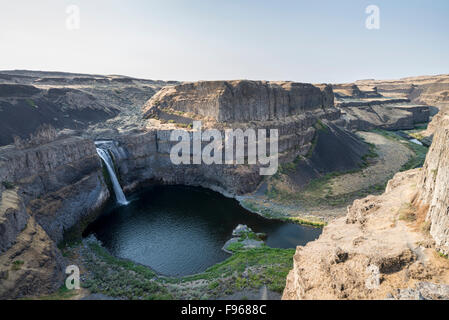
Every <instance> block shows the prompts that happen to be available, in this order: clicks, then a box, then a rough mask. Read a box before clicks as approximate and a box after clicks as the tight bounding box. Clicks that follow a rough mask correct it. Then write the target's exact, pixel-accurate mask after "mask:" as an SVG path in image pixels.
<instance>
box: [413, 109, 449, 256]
mask: <svg viewBox="0 0 449 320" xmlns="http://www.w3.org/2000/svg"><path fill="white" fill-rule="evenodd" d="M440 126H441V127H440V128H439V129H438V130H437V132H436V133H435V137H434V140H433V143H432V146H431V147H430V150H429V153H428V154H427V158H426V162H425V164H424V167H423V171H422V174H421V177H420V179H419V183H418V187H419V189H420V193H419V198H418V201H417V204H418V206H420V207H423V208H424V209H428V213H427V218H426V220H427V221H428V222H429V223H430V234H431V235H432V237H433V238H434V239H435V242H436V245H437V248H438V249H439V250H440V251H441V252H442V253H444V254H449V115H448V114H446V115H444V117H442V118H441V121H440Z"/></svg>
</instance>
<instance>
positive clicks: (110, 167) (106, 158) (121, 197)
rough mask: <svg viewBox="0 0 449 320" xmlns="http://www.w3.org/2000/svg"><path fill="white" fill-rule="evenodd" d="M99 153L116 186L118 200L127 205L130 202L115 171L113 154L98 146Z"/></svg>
mask: <svg viewBox="0 0 449 320" xmlns="http://www.w3.org/2000/svg"><path fill="white" fill-rule="evenodd" d="M97 153H98V155H99V156H100V158H101V159H103V161H104V163H105V164H106V168H107V169H108V172H109V176H110V177H111V182H112V186H113V187H114V192H115V196H116V197H117V202H118V203H119V204H121V205H127V204H128V203H129V202H128V201H127V200H126V197H125V194H124V193H123V190H122V187H121V186H120V183H119V182H118V179H117V175H116V174H115V171H114V166H113V163H112V159H111V156H110V155H109V152H108V151H107V150H103V149H101V148H97Z"/></svg>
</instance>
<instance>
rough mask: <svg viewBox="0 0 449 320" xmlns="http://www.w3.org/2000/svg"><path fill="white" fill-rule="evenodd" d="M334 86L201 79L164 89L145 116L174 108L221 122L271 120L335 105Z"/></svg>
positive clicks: (150, 102)
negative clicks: (332, 87)
mask: <svg viewBox="0 0 449 320" xmlns="http://www.w3.org/2000/svg"><path fill="white" fill-rule="evenodd" d="M333 106H334V96H333V92H332V89H331V87H330V86H327V85H312V84H307V83H295V82H268V81H248V80H235V81H201V82H195V83H184V84H181V85H178V86H174V87H167V88H163V89H162V90H160V91H159V92H158V93H157V94H156V95H155V96H154V97H153V98H152V99H150V100H149V101H148V102H147V103H146V104H145V106H144V108H143V111H144V116H145V117H151V115H153V114H157V112H158V111H159V109H164V108H170V109H173V110H177V111H181V112H192V113H194V114H197V115H199V116H204V117H209V118H212V119H214V120H215V121H218V122H245V121H269V120H278V119H282V118H286V117H289V116H294V115H298V114H303V113H304V112H306V111H313V110H320V109H321V110H322V109H328V108H333Z"/></svg>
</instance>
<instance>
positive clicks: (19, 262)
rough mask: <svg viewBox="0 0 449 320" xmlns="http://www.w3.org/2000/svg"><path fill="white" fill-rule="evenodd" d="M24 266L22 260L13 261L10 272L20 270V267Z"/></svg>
mask: <svg viewBox="0 0 449 320" xmlns="http://www.w3.org/2000/svg"><path fill="white" fill-rule="evenodd" d="M24 264H25V262H23V261H22V260H15V261H14V262H13V263H12V267H11V270H13V271H17V270H20V269H22V266H23V265H24Z"/></svg>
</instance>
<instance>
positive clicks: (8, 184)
mask: <svg viewBox="0 0 449 320" xmlns="http://www.w3.org/2000/svg"><path fill="white" fill-rule="evenodd" d="M2 185H3V187H5V189H7V190H11V189H14V188H15V185H14V183H12V182H9V181H2Z"/></svg>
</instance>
